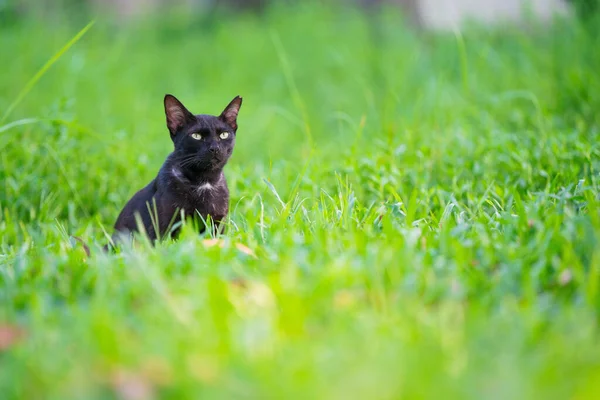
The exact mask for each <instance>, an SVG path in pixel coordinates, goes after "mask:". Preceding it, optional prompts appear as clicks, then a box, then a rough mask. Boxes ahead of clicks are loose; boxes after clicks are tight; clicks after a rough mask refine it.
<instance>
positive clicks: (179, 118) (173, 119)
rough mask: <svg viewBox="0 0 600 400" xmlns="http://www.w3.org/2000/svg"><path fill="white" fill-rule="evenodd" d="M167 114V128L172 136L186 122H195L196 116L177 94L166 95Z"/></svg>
mask: <svg viewBox="0 0 600 400" xmlns="http://www.w3.org/2000/svg"><path fill="white" fill-rule="evenodd" d="M165 114H166V115H167V128H169V132H171V136H175V134H176V133H177V131H178V130H179V129H181V128H182V127H183V126H185V125H186V124H190V123H194V122H195V120H196V117H194V114H192V113H191V112H189V111H188V109H187V108H185V106H184V105H183V104H181V102H180V101H179V100H177V98H176V97H175V96H172V95H170V94H167V95H165Z"/></svg>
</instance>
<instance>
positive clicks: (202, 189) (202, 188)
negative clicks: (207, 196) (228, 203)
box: [196, 183, 215, 194]
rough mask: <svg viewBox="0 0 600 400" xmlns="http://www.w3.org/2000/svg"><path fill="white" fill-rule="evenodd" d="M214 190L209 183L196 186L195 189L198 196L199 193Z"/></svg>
mask: <svg viewBox="0 0 600 400" xmlns="http://www.w3.org/2000/svg"><path fill="white" fill-rule="evenodd" d="M214 188H215V187H214V186H213V185H211V184H210V183H204V184H202V185H198V187H196V192H197V193H198V194H200V193H204V192H207V191H211V190H214Z"/></svg>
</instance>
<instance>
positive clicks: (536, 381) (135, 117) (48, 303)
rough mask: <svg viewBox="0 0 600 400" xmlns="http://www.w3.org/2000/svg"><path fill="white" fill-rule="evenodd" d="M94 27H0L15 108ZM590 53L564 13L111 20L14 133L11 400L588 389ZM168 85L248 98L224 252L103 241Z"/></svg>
mask: <svg viewBox="0 0 600 400" xmlns="http://www.w3.org/2000/svg"><path fill="white" fill-rule="evenodd" d="M87 22H88V21H78V20H76V19H75V20H74V19H67V18H64V17H63V18H62V19H60V20H58V22H56V23H54V24H52V23H49V22H48V21H45V22H40V21H39V20H37V19H34V18H31V19H26V20H22V21H19V22H17V23H13V24H10V25H6V26H4V27H0V49H2V54H3V58H2V60H3V61H2V64H1V67H0V72H1V73H0V111H1V112H0V115H3V114H4V113H5V112H6V110H7V109H8V108H9V107H10V106H11V104H13V103H14V102H15V100H17V99H19V96H20V93H22V91H23V88H25V87H26V85H27V82H29V81H30V80H31V79H32V77H34V76H35V75H36V73H37V72H38V71H39V70H40V68H42V66H43V65H44V64H45V63H46V62H47V61H48V60H49V59H51V57H52V56H53V54H55V53H56V52H58V51H59V50H60V49H61V48H62V47H63V46H64V45H65V43H67V42H68V41H69V40H71V39H72V38H73V37H74V36H75V35H76V33H77V32H78V31H79V30H80V29H81V28H83V26H85V25H86V23H87ZM369 23H370V24H369ZM49 25H51V26H49ZM599 47H600V39H599V36H598V35H596V34H594V31H593V30H592V31H590V29H588V28H586V27H584V26H581V25H579V24H578V23H577V22H576V21H571V20H558V21H556V22H555V23H554V24H553V25H552V26H548V27H544V26H542V25H538V24H536V23H534V22H530V23H528V24H527V28H526V29H520V30H517V29H510V28H498V29H494V30H487V29H483V28H478V27H476V26H473V27H470V28H468V29H467V30H465V31H464V32H463V33H462V35H461V36H456V35H454V34H450V33H447V34H437V35H417V34H415V33H414V32H410V31H409V30H407V29H405V28H403V27H402V26H401V24H399V22H398V16H397V15H395V14H394V13H389V12H388V13H385V14H383V15H379V16H377V17H376V19H373V20H370V21H369V20H367V19H366V18H365V17H364V16H362V15H361V14H360V13H359V12H357V11H352V10H338V9H327V8H322V7H309V6H302V7H298V8H296V9H294V10H292V11H290V10H286V9H285V8H276V9H272V10H270V11H269V12H268V13H267V14H265V15H263V16H260V17H258V16H250V15H239V16H232V15H229V16H227V17H226V18H225V17H222V18H217V19H213V20H211V19H207V18H192V17H190V16H189V15H186V16H182V15H175V16H172V17H168V18H165V19H163V20H162V21H161V22H156V21H154V22H153V23H150V22H148V23H141V24H135V23H129V24H122V25H119V24H117V23H116V22H115V21H114V20H111V19H106V18H99V19H98V21H97V23H96V24H95V26H94V27H93V28H92V29H91V30H89V31H88V32H87V33H86V35H85V36H83V37H82V38H81V39H80V40H79V42H78V43H76V44H75V45H74V46H73V47H72V48H71V49H69V50H68V52H66V53H65V54H64V55H63V56H62V57H61V58H60V59H59V60H58V61H57V62H56V63H55V64H54V65H53V66H52V68H50V69H49V70H48V71H46V72H45V74H44V75H43V76H42V77H41V79H40V80H39V81H38V82H37V84H36V85H35V86H33V87H32V89H31V91H29V92H28V93H27V95H26V96H25V97H23V98H22V101H21V102H20V103H18V104H17V105H16V107H14V109H13V110H12V112H11V114H10V116H9V117H8V118H7V119H6V121H4V123H3V124H4V125H3V128H0V326H4V329H5V330H9V331H10V330H11V329H13V328H14V327H20V328H21V329H23V330H24V331H25V335H24V336H23V337H22V338H21V339H20V340H17V341H15V342H13V343H10V344H8V345H5V346H4V348H2V346H0V393H2V396H1V397H2V399H25V398H27V399H39V398H49V399H109V398H119V397H121V398H125V399H134V398H139V397H135V396H134V394H136V393H137V394H140V392H144V391H146V393H153V394H154V395H155V396H156V397H157V398H177V399H183V398H190V399H192V398H193V399H196V398H200V397H202V398H257V399H264V398H286V399H290V398H294V399H295V398H297V399H313V398H321V399H348V398H357V399H367V398H368V399H371V398H380V399H391V398H420V399H421V398H423V399H424V398H456V399H464V398H472V399H482V398H485V399H521V398H522V399H525V398H540V399H541V398H543V399H593V398H598V397H599V396H600V383H599V382H600V343H599V338H600V336H599V331H598V328H599V322H600V321H599V317H600V250H599V249H600V247H599V246H598V245H599V237H600V236H599V235H600V198H599V197H598V194H599V188H600V186H599V185H600V181H599V178H600V177H599V175H598V173H599V171H600V158H599V156H600V145H599V144H598V138H599V136H600V130H599V127H600V124H599V123H600V75H598V71H600V52H598V51H597V49H598V48H599ZM165 93H173V94H175V95H176V96H178V97H179V98H180V99H181V100H182V101H183V102H184V103H185V104H186V105H188V106H189V108H191V110H192V111H194V112H197V113H213V114H214V113H218V112H220V111H221V110H222V109H223V107H224V106H225V105H226V104H227V102H228V101H229V100H230V99H231V98H233V97H234V96H235V95H238V94H239V95H242V96H243V97H244V105H243V107H242V110H241V113H240V118H239V124H240V130H239V133H238V138H237V147H236V150H235V153H234V156H233V158H232V160H231V161H230V163H229V165H228V167H227V170H226V174H227V177H228V180H229V184H230V190H231V193H232V202H231V203H232V204H231V205H232V207H231V209H232V212H231V216H230V217H231V218H230V219H231V221H230V225H231V226H230V229H229V231H228V234H227V237H226V246H225V247H224V248H222V249H219V248H214V247H213V248H205V247H204V246H203V244H202V238H199V237H197V236H196V235H194V234H193V233H192V232H191V231H190V230H187V231H185V232H184V237H183V238H182V239H181V240H180V241H178V242H175V243H163V244H161V245H160V246H158V247H157V248H154V249H153V248H148V247H147V246H143V245H142V246H141V247H139V248H136V249H129V250H127V249H126V250H124V251H123V252H122V253H120V254H117V255H105V254H102V253H100V252H99V250H98V248H99V246H101V245H103V244H104V243H105V242H106V239H105V233H104V231H105V230H106V231H107V232H108V233H110V232H111V227H112V224H113V223H114V220H115V219H116V217H117V215H118V213H119V211H120V209H121V207H122V206H123V205H124V203H125V202H126V201H127V200H128V198H129V197H130V196H131V195H132V194H133V193H134V192H135V191H136V190H137V189H139V188H141V187H142V186H144V185H145V184H146V183H147V182H148V181H149V180H150V179H152V178H153V177H154V176H155V174H156V172H157V171H158V169H159V167H160V165H161V163H162V162H163V160H164V158H165V157H166V155H167V154H168V153H169V152H170V150H171V148H172V145H171V142H170V139H169V136H168V132H167V129H166V126H165V118H164V114H163V109H162V98H163V95H164V94H165ZM69 235H79V236H81V237H83V238H85V239H86V240H89V241H90V242H91V243H93V247H94V253H93V255H92V257H91V258H89V259H85V255H84V253H83V251H82V249H81V248H80V247H77V246H75V247H73V246H72V245H71V243H70V241H69ZM235 243H242V244H244V245H246V246H249V247H250V248H252V249H253V250H254V251H255V252H256V254H257V259H254V258H252V257H249V256H246V255H245V254H243V253H240V252H239V251H237V250H236V249H235V247H234V244H235ZM240 279H241V280H243V281H245V287H241V286H240V285H239V284H237V283H236V282H239V280H240ZM136 388H137V389H136ZM128 390H129V391H128ZM136 390H137V392H136ZM132 393H133V394H132ZM142 394H143V393H142Z"/></svg>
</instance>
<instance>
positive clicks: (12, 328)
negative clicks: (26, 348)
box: [0, 323, 25, 351]
mask: <svg viewBox="0 0 600 400" xmlns="http://www.w3.org/2000/svg"><path fill="white" fill-rule="evenodd" d="M24 337H25V330H24V329H23V328H20V327H18V326H16V325H11V324H3V323H0V351H4V350H7V349H10V348H11V347H12V346H14V345H15V344H16V343H18V342H19V341H21V340H23V338H24Z"/></svg>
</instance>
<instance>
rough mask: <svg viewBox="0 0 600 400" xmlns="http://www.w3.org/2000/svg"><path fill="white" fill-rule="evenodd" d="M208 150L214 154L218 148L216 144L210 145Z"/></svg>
mask: <svg viewBox="0 0 600 400" xmlns="http://www.w3.org/2000/svg"><path fill="white" fill-rule="evenodd" d="M208 151H210V152H211V153H213V154H215V153H216V152H217V151H219V148H218V147H217V146H210V147H209V148H208Z"/></svg>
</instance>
